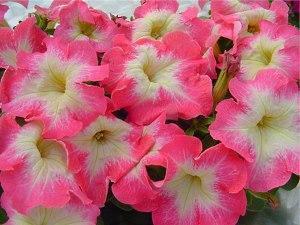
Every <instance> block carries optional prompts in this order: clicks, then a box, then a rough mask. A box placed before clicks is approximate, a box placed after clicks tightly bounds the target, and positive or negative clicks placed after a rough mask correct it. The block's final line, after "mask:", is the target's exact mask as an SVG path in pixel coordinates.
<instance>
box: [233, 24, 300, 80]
mask: <svg viewBox="0 0 300 225" xmlns="http://www.w3.org/2000/svg"><path fill="white" fill-rule="evenodd" d="M260 27H261V31H260V33H259V34H258V35H256V36H253V37H249V38H248V39H246V40H244V41H243V42H242V43H241V45H240V46H239V50H238V54H239V56H240V58H241V63H240V74H239V77H240V78H241V79H243V80H253V79H255V77H256V75H257V74H258V73H259V72H260V71H262V70H265V69H278V70H280V71H281V72H282V73H283V74H285V75H286V76H287V77H289V78H290V79H291V80H292V79H298V78H299V67H300V65H299V62H298V61H297V60H293V59H298V58H299V49H300V45H299V37H300V36H299V34H300V33H299V30H298V29H297V28H295V27H293V26H289V25H282V26H278V25H276V24H273V23H270V22H267V21H263V22H261V24H260ZM292 61H293V62H294V63H291V62H292Z"/></svg>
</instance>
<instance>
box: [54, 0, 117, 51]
mask: <svg viewBox="0 0 300 225" xmlns="http://www.w3.org/2000/svg"><path fill="white" fill-rule="evenodd" d="M59 20H60V24H59V26H58V27H57V28H56V30H55V33H54V36H56V37H60V38H63V39H66V40H67V41H73V40H86V41H88V42H89V43H91V44H92V45H93V46H94V48H95V50H96V51H97V52H105V51H106V50H108V49H109V48H110V47H111V44H112V38H113V36H114V35H115V34H116V33H117V32H118V31H117V30H118V28H117V26H116V24H115V23H114V22H113V21H112V20H110V18H109V17H108V16H107V15H106V14H105V13H104V12H102V11H99V10H96V9H93V8H89V7H88V5H87V4H86V3H85V2H83V1H78V0H77V1H73V2H71V3H70V4H68V5H66V6H64V7H62V9H61V10H60V12H59Z"/></svg>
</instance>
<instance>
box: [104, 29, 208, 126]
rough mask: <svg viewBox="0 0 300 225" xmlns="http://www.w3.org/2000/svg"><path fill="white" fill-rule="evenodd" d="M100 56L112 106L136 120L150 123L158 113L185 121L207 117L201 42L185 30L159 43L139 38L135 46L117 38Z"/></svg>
mask: <svg viewBox="0 0 300 225" xmlns="http://www.w3.org/2000/svg"><path fill="white" fill-rule="evenodd" d="M116 42H117V44H118V45H119V46H115V47H114V48H113V49H112V50H111V51H109V52H108V53H107V54H105V55H104V60H103V61H104V62H108V63H109V64H110V71H111V73H110V76H109V78H108V79H106V81H105V83H106V85H107V86H108V89H110V90H112V101H113V103H114V105H115V107H116V108H123V107H125V109H127V111H128V112H129V115H128V118H129V120H130V121H133V122H135V123H138V124H147V123H150V122H152V121H153V120H154V119H155V118H156V117H157V116H158V115H160V114H161V113H162V112H165V113H166V114H167V118H168V119H169V118H175V119H176V118H178V117H179V118H184V119H190V118H193V117H196V116H198V115H208V114H209V113H210V111H211V106H212V95H211V89H212V84H211V80H210V78H209V77H208V76H206V75H203V74H205V72H206V71H207V65H204V62H206V61H207V60H206V59H203V58H202V57H201V55H200V54H199V53H200V46H199V45H198V44H197V43H196V42H195V41H193V39H192V38H191V37H190V36H188V35H187V34H185V33H182V32H173V33H169V34H167V35H165V36H164V37H163V38H162V41H161V42H160V41H153V40H149V39H143V40H141V41H138V42H136V43H134V44H131V43H130V42H129V41H126V40H124V38H122V37H121V36H118V37H117V40H116Z"/></svg>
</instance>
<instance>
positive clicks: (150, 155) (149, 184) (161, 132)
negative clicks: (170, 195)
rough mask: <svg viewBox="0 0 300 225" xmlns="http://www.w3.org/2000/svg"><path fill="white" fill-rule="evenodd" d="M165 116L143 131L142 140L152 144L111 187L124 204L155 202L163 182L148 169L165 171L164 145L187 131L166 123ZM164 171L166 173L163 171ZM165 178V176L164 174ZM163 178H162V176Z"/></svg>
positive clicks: (138, 153)
mask: <svg viewBox="0 0 300 225" xmlns="http://www.w3.org/2000/svg"><path fill="white" fill-rule="evenodd" d="M165 121H166V117H165V115H160V116H159V117H158V118H157V119H156V120H155V121H153V122H152V123H151V124H150V125H147V126H145V127H144V128H143V134H142V135H143V137H150V138H152V140H153V142H150V143H151V145H146V146H145V147H146V148H145V147H144V148H141V150H144V151H138V152H136V158H137V160H136V162H135V164H134V165H133V166H132V167H131V168H130V170H127V172H126V173H125V174H124V175H123V176H122V177H121V178H120V179H119V180H117V182H116V183H114V184H113V185H112V191H113V193H114V196H115V197H116V198H117V199H118V200H119V201H121V202H123V203H126V204H131V205H135V204H138V203H141V202H143V201H145V200H149V199H152V198H153V197H154V196H155V195H156V194H157V193H159V191H160V187H161V186H162V185H163V183H164V179H162V180H159V181H156V180H152V179H151V177H150V176H149V174H148V171H147V167H151V166H152V168H157V169H163V168H166V167H167V160H166V157H165V156H164V155H163V154H161V153H160V150H161V149H162V148H163V146H164V145H166V144H168V143H169V142H171V141H172V140H173V139H174V138H175V137H176V136H177V135H183V134H184V132H183V131H182V130H181V129H180V128H179V127H178V126H177V125H175V124H171V123H170V124H165ZM161 172H163V171H161ZM161 175H162V176H163V174H161ZM162 178H163V177H162Z"/></svg>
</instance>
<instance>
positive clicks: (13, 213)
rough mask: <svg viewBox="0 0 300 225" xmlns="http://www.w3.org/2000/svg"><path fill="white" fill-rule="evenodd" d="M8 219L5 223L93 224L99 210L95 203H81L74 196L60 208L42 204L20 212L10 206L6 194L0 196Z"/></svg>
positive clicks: (29, 224)
mask: <svg viewBox="0 0 300 225" xmlns="http://www.w3.org/2000/svg"><path fill="white" fill-rule="evenodd" d="M1 203H2V204H1V205H2V206H3V207H4V208H5V210H6V212H7V214H8V216H9V220H8V221H7V222H6V223H5V225H40V224H42V225H71V224H72V225H95V224H96V220H97V216H98V215H99V213H100V210H99V208H98V207H97V206H95V205H91V204H90V205H83V204H81V203H80V202H78V201H76V200H75V199H74V198H73V199H71V201H70V202H69V203H68V204H67V205H65V206H64V207H62V208H45V207H42V206H38V207H35V208H33V209H30V210H29V211H28V212H27V213H20V212H18V211H17V210H15V209H14V208H12V206H11V202H10V199H9V197H8V196H6V194H4V195H3V196H2V197H1Z"/></svg>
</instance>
